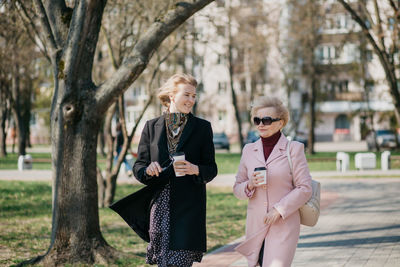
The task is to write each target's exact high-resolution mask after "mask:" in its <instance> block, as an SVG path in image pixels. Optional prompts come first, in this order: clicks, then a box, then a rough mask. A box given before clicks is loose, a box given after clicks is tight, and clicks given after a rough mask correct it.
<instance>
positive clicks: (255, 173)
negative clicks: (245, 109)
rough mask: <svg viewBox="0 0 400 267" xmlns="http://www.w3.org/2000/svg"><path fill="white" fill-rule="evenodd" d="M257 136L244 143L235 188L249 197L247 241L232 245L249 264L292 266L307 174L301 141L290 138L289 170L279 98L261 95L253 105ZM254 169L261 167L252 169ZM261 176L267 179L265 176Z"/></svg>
mask: <svg viewBox="0 0 400 267" xmlns="http://www.w3.org/2000/svg"><path fill="white" fill-rule="evenodd" d="M251 116H252V120H253V122H254V125H255V126H256V128H257V131H258V132H259V134H260V139H258V140H257V141H255V142H254V143H250V144H247V145H246V146H245V147H244V148H243V154H242V157H241V160H240V165H239V170H238V173H237V175H236V182H235V184H234V187H233V191H234V194H235V196H236V197H238V198H239V199H248V208H247V221H246V240H245V241H244V242H243V243H242V244H240V245H239V246H238V247H237V248H236V250H237V251H238V252H240V253H241V254H243V255H245V256H246V258H247V261H248V266H250V267H253V266H256V265H257V263H259V264H260V266H263V267H271V266H274V267H275V266H276V267H286V266H290V265H291V263H292V260H293V257H294V254H295V251H296V246H297V242H298V239H299V234H300V214H299V211H298V209H299V208H300V207H301V206H302V205H303V204H304V203H305V202H306V201H307V200H308V199H309V198H310V196H311V193H312V189H311V175H310V172H309V169H308V165H307V161H306V157H305V155H304V146H303V144H302V143H299V142H295V141H294V142H292V145H291V146H290V150H291V151H290V153H291V158H292V162H293V174H292V173H291V172H290V167H289V162H288V158H287V154H286V146H287V144H288V140H287V138H286V137H285V136H284V135H283V134H282V133H281V130H282V128H283V127H284V126H285V125H286V124H287V122H288V121H289V112H288V110H287V108H286V107H285V106H284V105H283V104H282V102H281V101H280V100H279V99H278V98H274V97H271V98H268V97H260V98H259V99H257V101H256V103H255V104H254V105H253V108H252V110H251ZM256 168H260V169H258V170H255V169H256ZM264 177H265V179H266V180H264Z"/></svg>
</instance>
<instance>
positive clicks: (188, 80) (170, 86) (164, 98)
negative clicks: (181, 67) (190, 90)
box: [157, 73, 197, 107]
mask: <svg viewBox="0 0 400 267" xmlns="http://www.w3.org/2000/svg"><path fill="white" fill-rule="evenodd" d="M178 84H190V85H192V86H194V87H195V88H196V87H197V81H196V79H195V78H194V77H193V76H192V75H189V74H184V73H182V74H174V75H172V76H171V77H170V78H169V79H168V80H167V81H166V82H165V83H164V85H163V86H161V88H160V89H159V93H158V95H157V96H158V98H159V99H160V101H161V104H162V105H163V106H165V107H169V105H170V103H171V101H170V99H169V97H170V96H172V95H175V94H176V93H177V91H178Z"/></svg>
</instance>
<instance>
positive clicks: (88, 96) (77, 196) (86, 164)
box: [34, 0, 212, 266]
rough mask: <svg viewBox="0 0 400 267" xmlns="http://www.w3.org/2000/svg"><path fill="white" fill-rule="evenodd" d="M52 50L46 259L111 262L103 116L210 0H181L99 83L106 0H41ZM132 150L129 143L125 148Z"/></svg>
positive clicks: (54, 261)
mask: <svg viewBox="0 0 400 267" xmlns="http://www.w3.org/2000/svg"><path fill="white" fill-rule="evenodd" d="M34 2H35V5H36V10H37V12H38V16H39V18H40V22H41V26H42V32H44V35H45V37H46V45H47V46H48V48H49V49H48V50H49V51H50V53H51V55H52V58H51V59H52V65H53V71H54V85H55V88H54V90H55V91H54V97H53V100H52V107H51V137H52V163H53V215H52V216H53V220H52V234H51V243H50V247H49V250H48V252H47V253H46V255H44V256H43V258H41V257H40V259H39V258H38V260H43V263H44V264H45V266H47V265H50V266H53V265H57V264H63V263H77V262H82V263H89V264H91V263H106V262H108V261H110V260H113V259H114V257H115V256H116V254H115V250H114V249H112V248H111V247H110V246H109V245H108V244H107V242H106V241H105V240H104V238H103V237H102V234H101V232H100V226H99V214H98V201H99V199H98V185H97V172H96V147H97V134H98V130H99V127H100V123H101V119H102V117H103V115H104V113H105V112H106V111H107V109H108V108H109V107H110V105H111V104H112V103H114V102H115V100H116V99H117V97H118V96H120V95H121V94H123V93H124V91H125V90H126V89H127V88H128V87H129V86H130V85H131V84H132V83H133V82H134V81H135V80H136V79H137V78H138V76H139V75H140V74H141V72H142V71H143V70H144V69H145V68H146V66H147V64H148V62H149V60H150V58H151V57H152V55H153V54H154V52H155V51H156V49H157V48H158V47H159V45H160V44H161V42H162V41H163V40H164V39H165V38H166V37H167V36H168V35H169V34H170V33H171V32H172V31H174V30H175V29H176V28H177V27H178V26H180V25H181V24H182V23H183V22H185V20H186V19H188V18H189V17H190V16H191V15H193V14H194V13H195V12H197V11H198V10H200V9H201V8H203V7H204V6H206V5H207V4H209V3H210V2H212V0H198V1H187V2H179V3H177V4H176V6H175V8H174V9H171V10H168V11H166V13H165V14H164V16H162V17H160V18H159V19H157V20H156V21H155V22H154V23H153V24H152V26H150V27H149V29H148V30H147V32H146V33H145V34H144V35H143V36H142V37H141V38H140V40H139V41H138V42H137V44H136V46H135V47H134V48H133V50H132V52H131V53H130V54H129V55H128V56H127V57H126V58H125V60H124V61H123V63H122V64H121V66H120V67H119V69H118V70H117V71H116V72H115V74H114V75H112V77H111V78H110V79H109V80H107V81H106V82H105V83H103V84H102V85H100V86H99V87H96V86H95V85H94V83H93V82H92V80H91V75H92V67H93V66H92V65H93V59H94V52H95V49H96V44H97V40H98V35H99V31H100V26H101V19H102V15H103V10H104V7H105V4H106V1H101V0H91V1H89V0H86V1H85V0H77V1H75V2H74V3H75V6H74V7H73V9H70V8H67V7H66V5H65V2H64V1H63V0H58V1H45V2H42V1H41V0H35V1H34ZM122 153H126V151H122V152H121V154H122Z"/></svg>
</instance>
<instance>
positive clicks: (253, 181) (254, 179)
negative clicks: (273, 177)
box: [247, 172, 264, 191]
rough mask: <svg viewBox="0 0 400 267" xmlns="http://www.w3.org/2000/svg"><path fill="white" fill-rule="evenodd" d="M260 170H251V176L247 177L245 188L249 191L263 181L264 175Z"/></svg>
mask: <svg viewBox="0 0 400 267" xmlns="http://www.w3.org/2000/svg"><path fill="white" fill-rule="evenodd" d="M259 174H261V173H260V172H253V174H252V176H251V177H250V179H249V182H248V184H247V188H248V189H249V190H250V191H251V190H253V189H254V188H255V187H259V186H261V185H260V183H262V182H264V177H263V176H262V175H259Z"/></svg>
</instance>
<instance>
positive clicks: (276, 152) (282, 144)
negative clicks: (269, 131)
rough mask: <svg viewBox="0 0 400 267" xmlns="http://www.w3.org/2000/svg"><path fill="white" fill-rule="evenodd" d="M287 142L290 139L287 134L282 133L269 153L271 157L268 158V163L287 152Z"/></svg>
mask: <svg viewBox="0 0 400 267" xmlns="http://www.w3.org/2000/svg"><path fill="white" fill-rule="evenodd" d="M287 142H288V140H287V138H286V136H284V135H283V133H282V134H281V137H280V138H279V140H278V143H276V145H275V146H274V149H273V150H272V152H271V154H270V155H269V157H268V159H267V165H268V164H269V163H270V162H271V161H273V160H274V159H276V158H279V157H280V156H282V155H284V154H285V151H286V144H287Z"/></svg>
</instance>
